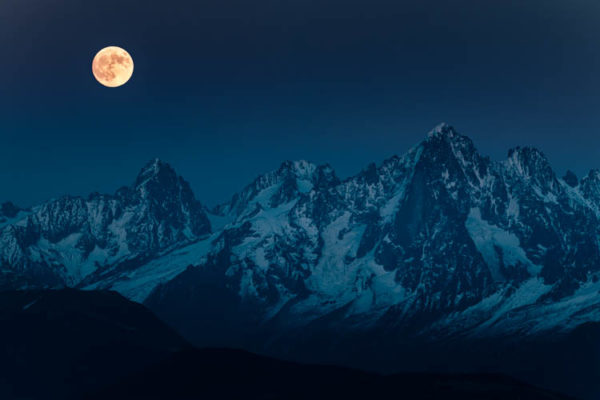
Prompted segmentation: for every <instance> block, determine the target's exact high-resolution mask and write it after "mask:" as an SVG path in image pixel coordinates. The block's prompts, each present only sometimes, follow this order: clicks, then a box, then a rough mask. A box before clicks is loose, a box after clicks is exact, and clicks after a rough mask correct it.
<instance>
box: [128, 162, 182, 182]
mask: <svg viewBox="0 0 600 400" xmlns="http://www.w3.org/2000/svg"><path fill="white" fill-rule="evenodd" d="M176 177H177V173H176V172H175V170H174V169H173V167H171V166H170V165H169V164H167V163H166V162H164V161H162V160H161V159H159V158H155V159H153V160H151V161H149V162H148V163H146V165H145V166H144V167H143V168H142V170H141V171H140V173H139V174H138V176H137V178H136V181H135V186H136V187H137V186H140V185H143V184H144V183H145V182H147V181H148V180H151V179H153V178H155V179H158V180H164V179H165V178H166V179H173V178H176Z"/></svg>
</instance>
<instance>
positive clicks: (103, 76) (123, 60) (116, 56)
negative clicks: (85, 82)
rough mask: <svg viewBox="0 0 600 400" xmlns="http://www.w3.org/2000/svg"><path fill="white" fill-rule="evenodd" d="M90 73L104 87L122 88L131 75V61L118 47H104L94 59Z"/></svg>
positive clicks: (125, 52) (126, 53) (127, 54)
mask: <svg viewBox="0 0 600 400" xmlns="http://www.w3.org/2000/svg"><path fill="white" fill-rule="evenodd" d="M92 72H93V73H94V77H95V78H96V80H97V81H98V82H100V83H101V84H103V85H104V86H106V87H111V88H114V87H119V86H123V85H124V84H126V83H127V81H128V80H129V79H130V78H131V76H132V75H133V59H132V58H131V56H130V55H129V53H128V52H127V51H125V50H123V49H122V48H120V47H116V46H110V47H105V48H104V49H102V50H100V51H99V52H98V54H96V57H94V61H93V62H92Z"/></svg>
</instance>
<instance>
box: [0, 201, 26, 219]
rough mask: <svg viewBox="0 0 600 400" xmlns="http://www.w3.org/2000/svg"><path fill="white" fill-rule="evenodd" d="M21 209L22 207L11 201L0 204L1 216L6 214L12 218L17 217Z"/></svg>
mask: <svg viewBox="0 0 600 400" xmlns="http://www.w3.org/2000/svg"><path fill="white" fill-rule="evenodd" d="M19 211H21V208H19V207H17V206H16V205H15V204H13V203H12V202H10V201H7V202H5V203H2V204H0V217H1V216H5V217H9V218H12V217H15V216H16V215H17V214H18V213H19Z"/></svg>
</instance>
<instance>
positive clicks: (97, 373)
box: [0, 290, 188, 399]
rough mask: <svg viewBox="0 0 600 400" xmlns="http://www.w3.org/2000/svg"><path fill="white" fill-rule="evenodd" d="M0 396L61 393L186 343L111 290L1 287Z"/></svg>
mask: <svg viewBox="0 0 600 400" xmlns="http://www.w3.org/2000/svg"><path fill="white" fill-rule="evenodd" d="M0 326H1V329H0V398H1V399H11V398H15V399H21V398H22V399H66V398H71V397H75V396H79V395H80V394H81V393H82V392H87V391H89V390H96V389H98V388H99V387H102V386H105V385H107V384H109V383H111V382H114V381H115V380H116V379H118V378H120V377H123V376H125V375H127V374H130V373H132V372H135V371H138V370H141V369H142V368H145V367H147V366H148V365H151V364H152V363H155V362H158V361H159V360H162V359H164V358H166V357H167V356H168V355H169V354H171V353H172V352H174V351H177V350H181V349H183V348H185V347H187V346H188V344H187V343H186V342H185V341H184V340H183V339H181V337H180V336H179V335H178V334H177V333H175V332H174V331H173V330H171V329H170V328H169V327H167V326H166V325H165V324H163V323H162V322H160V321H159V320H158V319H157V318H156V317H155V316H154V315H153V314H152V313H151V312H150V311H148V310H147V309H146V308H144V307H143V306H141V305H139V304H136V303H133V302H131V301H128V300H127V299H125V298H124V297H122V296H121V295H119V294H118V293H116V292H109V291H99V292H83V291H77V290H58V291H21V292H2V293H0Z"/></svg>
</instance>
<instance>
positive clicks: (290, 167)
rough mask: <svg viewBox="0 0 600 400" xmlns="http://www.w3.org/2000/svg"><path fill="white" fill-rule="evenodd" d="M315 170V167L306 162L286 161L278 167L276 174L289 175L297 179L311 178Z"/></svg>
mask: <svg viewBox="0 0 600 400" xmlns="http://www.w3.org/2000/svg"><path fill="white" fill-rule="evenodd" d="M316 170H317V166H316V165H315V164H313V163H311V162H308V161H306V160H297V161H290V160H286V161H284V162H283V163H281V165H280V166H279V169H278V170H277V172H278V173H291V174H293V175H296V176H298V177H307V176H311V175H312V174H313V173H314V172H315V171H316Z"/></svg>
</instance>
